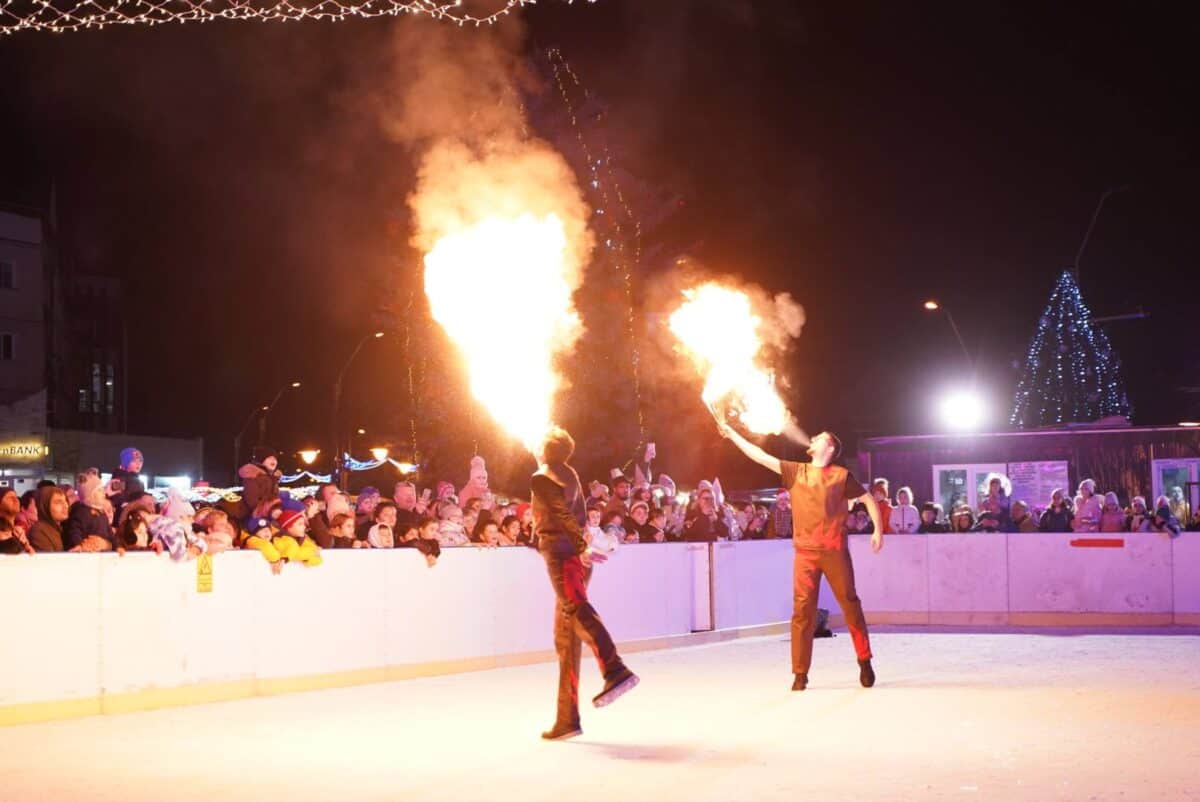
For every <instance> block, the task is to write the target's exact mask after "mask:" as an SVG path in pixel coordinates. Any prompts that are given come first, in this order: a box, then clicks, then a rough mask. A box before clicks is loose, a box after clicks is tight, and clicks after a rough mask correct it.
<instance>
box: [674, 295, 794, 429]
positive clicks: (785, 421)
mask: <svg viewBox="0 0 1200 802" xmlns="http://www.w3.org/2000/svg"><path fill="white" fill-rule="evenodd" d="M683 296H684V298H685V299H686V300H685V301H684V303H683V304H682V305H681V306H680V307H679V308H678V309H676V310H675V311H674V312H673V313H672V314H671V318H670V323H669V325H670V327H671V331H672V332H673V333H674V334H675V337H676V338H677V339H678V340H679V344H680V346H681V347H682V349H683V351H684V352H685V353H687V355H688V356H689V357H691V359H692V361H693V362H694V363H695V365H696V369H697V370H699V371H700V374H701V376H703V377H704V392H703V399H704V402H705V403H706V404H708V405H709V407H710V408H711V407H714V406H716V405H717V404H721V405H724V406H726V407H727V408H728V409H729V411H731V412H733V413H734V414H735V415H736V416H737V417H738V418H739V419H740V420H741V422H742V423H743V424H744V425H745V426H746V428H747V429H749V430H750V431H752V432H755V433H757V434H779V433H781V432H783V431H784V429H785V428H787V427H788V426H789V423H790V417H789V415H788V411H787V407H785V406H784V403H783V399H782V398H780V396H779V393H778V391H777V390H776V389H775V377H774V375H773V374H772V373H771V372H770V371H769V370H767V369H765V368H763V367H762V366H761V365H760V364H759V363H760V360H761V359H762V352H763V349H764V343H763V336H762V332H761V327H762V324H763V321H762V318H761V317H759V316H758V315H756V314H755V313H754V308H753V305H752V304H751V302H750V297H749V296H748V295H747V294H746V293H744V292H742V291H741V290H735V289H730V288H728V287H723V286H721V285H720V284H716V283H713V282H709V283H706V284H701V285H700V286H699V287H694V288H692V289H687V290H684V291H683Z"/></svg>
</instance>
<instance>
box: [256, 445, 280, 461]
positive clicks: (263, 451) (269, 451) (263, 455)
mask: <svg viewBox="0 0 1200 802" xmlns="http://www.w3.org/2000/svg"><path fill="white" fill-rule="evenodd" d="M267 457H274V458H275V459H277V460H278V459H279V454H277V453H275V449H273V448H268V447H267V446H255V447H254V450H253V451H252V452H250V461H251V462H257V463H258V464H259V465H262V464H263V463H264V462H266V461H267Z"/></svg>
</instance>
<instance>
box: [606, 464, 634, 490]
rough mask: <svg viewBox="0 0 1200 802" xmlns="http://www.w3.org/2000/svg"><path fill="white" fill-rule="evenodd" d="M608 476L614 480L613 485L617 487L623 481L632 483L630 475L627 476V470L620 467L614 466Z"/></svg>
mask: <svg viewBox="0 0 1200 802" xmlns="http://www.w3.org/2000/svg"><path fill="white" fill-rule="evenodd" d="M608 478H609V479H610V480H611V481H612V486H613V487H616V486H617V485H619V484H621V482H624V483H625V484H629V483H630V482H629V477H628V476H626V475H625V472H624V471H622V470H621V469H620V468H613V469H612V470H611V471H609V472H608Z"/></svg>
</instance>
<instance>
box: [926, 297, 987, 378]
mask: <svg viewBox="0 0 1200 802" xmlns="http://www.w3.org/2000/svg"><path fill="white" fill-rule="evenodd" d="M925 309H926V311H929V312H937V311H939V310H941V311H942V312H945V313H946V320H947V321H949V322H950V328H951V329H952V330H953V331H954V338H955V339H956V340H958V345H959V347H960V348H962V352H963V358H964V359H966V360H967V367H969V368H970V369H971V370H972V371H973V370H975V363H974V362H972V361H971V354H970V353H969V352H968V351H967V344H966V343H965V342H963V338H962V334H961V333H960V332H959V330H958V324H957V323H955V322H954V315H952V314H950V310H949V309H947V308H946V307H944V306H942V305H941V304H940V303H938V302H937V301H936V300H934V299H933V298H930V299H929V300H928V301H926V302H925Z"/></svg>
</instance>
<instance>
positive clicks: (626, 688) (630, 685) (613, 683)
mask: <svg viewBox="0 0 1200 802" xmlns="http://www.w3.org/2000/svg"><path fill="white" fill-rule="evenodd" d="M638 681H639V680H638V676H637V674H634V673H633V672H632V671H630V670H629V669H628V668H625V667H624V666H622V667H621V670H620V671H618V672H616V673H615V674H613V675H612V676H611V677H609V678H608V679H606V680H605V681H604V690H602V691H600V693H598V694H597V695H596V698H594V699H592V704H594V705H595V706H596V707H604V706H606V705H610V704H612V703H613V702H615V701H617V700H618V699H620V698H621V697H622V696H624V695H625V694H627V693H629V692H630V691H632V690H633V689H634V688H636V687H637V684H638Z"/></svg>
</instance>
